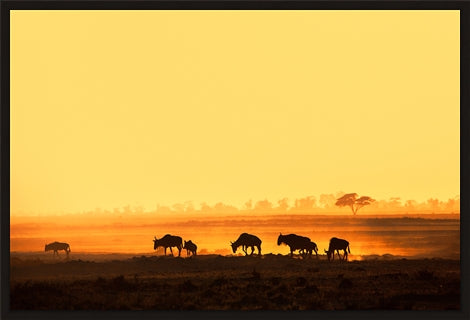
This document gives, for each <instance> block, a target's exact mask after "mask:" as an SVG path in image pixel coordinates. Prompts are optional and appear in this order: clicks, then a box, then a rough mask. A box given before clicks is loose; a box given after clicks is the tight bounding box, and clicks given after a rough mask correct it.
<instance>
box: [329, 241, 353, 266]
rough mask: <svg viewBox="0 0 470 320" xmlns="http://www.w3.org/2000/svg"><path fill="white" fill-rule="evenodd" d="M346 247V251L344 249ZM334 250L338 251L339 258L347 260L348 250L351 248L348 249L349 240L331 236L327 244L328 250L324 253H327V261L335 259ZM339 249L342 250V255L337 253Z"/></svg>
mask: <svg viewBox="0 0 470 320" xmlns="http://www.w3.org/2000/svg"><path fill="white" fill-rule="evenodd" d="M346 249H347V251H346ZM335 250H336V252H337V253H338V258H339V259H340V260H348V252H349V253H351V250H350V249H349V242H348V241H346V240H344V239H338V238H335V237H333V238H331V239H330V245H329V246H328V251H326V250H325V253H326V254H327V255H328V261H330V259H331V258H332V259H331V260H335ZM339 250H343V251H344V255H343V257H341V255H340V254H339Z"/></svg>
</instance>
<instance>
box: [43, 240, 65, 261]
mask: <svg viewBox="0 0 470 320" xmlns="http://www.w3.org/2000/svg"><path fill="white" fill-rule="evenodd" d="M50 250H53V251H54V252H53V253H52V255H54V256H55V255H59V252H58V251H59V250H64V251H65V252H66V253H67V257H68V255H69V252H70V246H69V244H68V243H65V242H57V241H55V242H52V243H49V244H46V245H45V246H44V251H45V252H47V251H50Z"/></svg>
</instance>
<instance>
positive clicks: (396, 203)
mask: <svg viewBox="0 0 470 320" xmlns="http://www.w3.org/2000/svg"><path fill="white" fill-rule="evenodd" d="M348 208H349V209H348ZM361 208H364V209H361ZM359 209H361V212H364V213H414V212H415V213H433V212H434V213H460V196H456V197H454V198H452V199H448V200H447V201H441V200H438V199H434V198H429V199H428V200H426V201H424V202H417V201H415V200H402V199H401V198H399V197H392V198H389V199H388V200H375V199H372V198H371V197H369V196H358V195H357V194H356V193H344V192H338V193H336V194H321V195H320V196H319V197H318V198H317V197H315V196H307V197H303V198H298V199H292V200H291V199H288V198H282V199H279V200H277V201H275V202H271V201H269V200H267V199H264V200H258V201H253V200H252V199H250V200H248V201H246V202H245V203H244V205H243V206H242V207H241V208H238V207H236V206H234V205H230V204H224V203H222V202H217V203H215V204H213V205H211V204H208V203H206V202H202V203H200V204H199V206H196V205H194V203H193V202H192V201H186V202H182V203H176V204H173V205H170V206H167V205H157V206H156V208H155V209H154V210H151V211H150V212H148V211H145V210H144V208H143V207H142V206H134V207H132V206H130V205H127V206H124V207H122V208H115V209H114V210H113V212H112V213H114V214H117V213H119V214H142V213H157V214H171V213H185V214H198V213H202V214H278V213H284V214H311V213H315V214H323V213H324V214H327V213H343V212H344V214H348V213H351V211H352V213H353V214H354V215H356V214H357V212H358V210H359ZM97 210H99V211H100V212H101V213H106V212H108V213H111V212H110V211H107V210H104V211H103V210H100V209H97Z"/></svg>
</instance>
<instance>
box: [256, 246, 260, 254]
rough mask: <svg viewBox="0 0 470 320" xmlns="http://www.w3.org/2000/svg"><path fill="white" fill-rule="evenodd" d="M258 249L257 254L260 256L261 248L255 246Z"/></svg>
mask: <svg viewBox="0 0 470 320" xmlns="http://www.w3.org/2000/svg"><path fill="white" fill-rule="evenodd" d="M257 248H258V254H259V255H260V256H261V246H257Z"/></svg>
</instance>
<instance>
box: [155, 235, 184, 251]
mask: <svg viewBox="0 0 470 320" xmlns="http://www.w3.org/2000/svg"><path fill="white" fill-rule="evenodd" d="M154 238H155V239H154V240H153V250H156V249H157V247H164V248H165V256H166V248H170V252H171V255H173V250H172V249H171V247H176V248H177V249H178V257H179V256H181V249H182V248H183V239H181V237H178V236H172V235H170V234H166V235H165V236H164V237H163V238H161V239H157V237H154Z"/></svg>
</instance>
